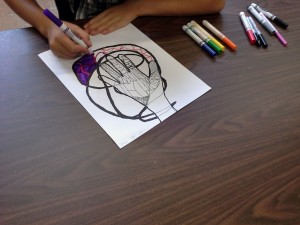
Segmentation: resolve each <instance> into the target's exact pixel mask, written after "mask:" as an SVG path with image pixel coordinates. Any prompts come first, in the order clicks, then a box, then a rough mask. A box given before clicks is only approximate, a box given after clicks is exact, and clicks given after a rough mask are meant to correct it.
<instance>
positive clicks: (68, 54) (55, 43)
mask: <svg viewBox="0 0 300 225" xmlns="http://www.w3.org/2000/svg"><path fill="white" fill-rule="evenodd" d="M64 23H65V24H66V25H67V26H68V27H69V28H70V29H71V30H72V32H73V33H74V34H75V35H77V36H78V37H80V38H81V39H82V40H83V41H84V42H85V43H86V44H87V46H88V47H90V46H91V45H92V44H91V41H90V39H89V34H88V33H87V32H85V31H84V30H83V29H81V28H80V27H78V26H76V25H75V24H72V23H68V22H64ZM47 36H48V42H49V45H50V49H51V50H52V51H53V52H54V54H55V55H57V56H59V57H61V58H67V59H70V58H75V57H77V56H79V55H81V54H89V51H88V49H86V48H84V47H82V46H80V45H78V44H76V43H75V42H74V41H72V40H71V39H70V38H69V37H68V36H67V35H66V34H65V33H64V32H63V31H62V30H60V29H59V28H58V27H56V26H55V25H54V26H51V27H50V28H49V30H48V35H47Z"/></svg>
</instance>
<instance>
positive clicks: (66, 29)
mask: <svg viewBox="0 0 300 225" xmlns="http://www.w3.org/2000/svg"><path fill="white" fill-rule="evenodd" d="M43 13H44V15H45V16H47V17H48V18H49V19H50V20H51V21H52V22H53V23H55V24H56V25H57V26H58V27H59V28H60V29H61V30H62V31H63V32H64V33H65V34H66V35H67V36H68V37H69V38H71V39H72V40H73V41H75V42H76V43H77V44H79V45H81V46H82V47H84V48H87V49H88V50H89V52H90V54H93V50H92V49H90V48H88V46H87V45H86V44H85V43H84V41H83V40H81V39H80V38H78V37H77V36H76V35H75V34H74V33H73V32H72V31H71V29H70V28H69V27H67V25H66V24H64V23H63V22H62V21H61V20H60V19H58V18H57V17H56V16H55V15H54V14H53V13H52V12H50V11H49V10H48V9H45V10H44V11H43Z"/></svg>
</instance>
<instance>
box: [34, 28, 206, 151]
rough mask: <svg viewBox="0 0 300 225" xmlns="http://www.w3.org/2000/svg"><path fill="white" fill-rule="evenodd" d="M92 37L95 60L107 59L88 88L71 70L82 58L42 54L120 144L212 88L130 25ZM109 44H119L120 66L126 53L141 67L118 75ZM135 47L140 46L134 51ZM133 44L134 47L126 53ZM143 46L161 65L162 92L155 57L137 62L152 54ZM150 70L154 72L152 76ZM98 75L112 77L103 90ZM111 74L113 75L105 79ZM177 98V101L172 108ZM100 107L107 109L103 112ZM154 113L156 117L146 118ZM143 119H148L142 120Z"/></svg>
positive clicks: (53, 69)
mask: <svg viewBox="0 0 300 225" xmlns="http://www.w3.org/2000/svg"><path fill="white" fill-rule="evenodd" d="M91 41H92V43H93V49H94V50H95V53H98V58H97V60H99V58H100V57H103V58H102V61H100V60H99V61H98V62H99V64H98V65H97V66H98V67H97V68H99V69H98V70H95V71H94V72H93V74H92V76H91V78H90V80H89V83H88V86H89V87H88V88H87V87H86V85H84V84H81V83H80V82H79V80H78V78H77V77H76V75H75V73H74V72H73V69H72V65H73V64H74V63H75V61H77V60H78V59H75V60H65V59H61V58H58V57H56V56H55V55H54V54H53V53H52V51H51V50H49V51H46V52H43V53H41V54H39V57H40V58H41V59H42V60H43V61H44V63H45V64H46V65H47V66H48V67H49V68H50V69H51V70H52V72H53V73H54V74H55V75H56V76H57V77H58V79H59V80H60V81H61V82H62V83H63V84H64V85H65V86H66V88H67V89H68V90H69V91H70V92H71V93H72V94H73V96H74V97H75V98H76V99H77V100H78V101H79V102H80V103H81V104H82V105H83V106H84V107H85V109H86V110H87V111H88V112H89V113H90V115H91V116H92V117H93V118H94V119H95V120H96V121H97V123H98V124H99V125H100V126H101V127H102V128H103V129H104V130H105V131H106V132H107V134H108V135H109V136H110V137H111V138H112V139H113V140H114V142H115V143H116V144H117V145H118V146H119V148H122V147H124V146H125V145H127V144H129V143H130V142H132V141H133V140H135V139H136V138H138V137H139V136H141V135H142V134H144V133H146V132H147V131H149V130H150V129H151V128H153V127H154V126H156V125H157V124H159V123H161V122H162V121H163V120H165V119H166V118H168V117H169V116H171V115H172V114H174V113H175V112H176V111H178V110H180V109H181V108H183V107H185V106H186V105H188V104H189V103H191V102H192V101H194V100H195V99H197V98H198V97H200V96H201V95H203V94H204V93H206V92H207V91H209V90H210V89H211V88H210V87H209V86H208V85H207V84H205V83H204V82H203V81H202V80H200V79H199V78H198V77H196V76H195V75H194V74H193V73H191V72H190V71H189V70H188V69H186V68H185V67H184V66H183V65H181V64H180V63H179V62H178V61H176V60H175V59H174V58H173V57H171V56H170V55H169V54H168V53H167V52H165V51H164V50H163V49H162V48H161V47H159V46H158V45H157V44H156V43H154V42H153V41H152V40H151V39H149V38H148V37H147V36H146V35H145V34H143V33H142V32H141V31H140V30H138V29H137V28H136V27H134V26H133V25H132V24H129V25H128V26H126V27H124V28H122V29H120V30H117V31H115V32H113V33H111V34H109V35H104V36H103V35H97V36H94V37H91ZM107 46H117V47H116V48H114V50H116V51H115V52H117V53H114V55H113V57H115V58H117V60H118V62H119V63H121V64H122V65H124V64H125V65H127V64H126V63H128V60H127V61H126V59H125V61H122V60H123V58H124V57H123V58H122V56H123V55H125V56H126V57H127V58H129V59H130V60H131V62H132V63H133V64H134V66H136V68H137V69H138V70H136V69H132V67H131V69H128V68H130V65H129V64H128V65H127V67H128V68H127V69H125V70H126V71H125V73H126V74H125V75H124V74H123V77H122V76H119V75H118V74H120V71H121V70H122V68H121V69H120V68H118V67H119V64H118V62H117V64H118V65H114V64H113V63H112V61H111V58H107V57H106V56H107V55H109V54H112V53H113V52H114V50H112V49H111V48H107ZM124 46H125V47H124ZM136 46H140V47H141V48H139V49H138V50H136ZM129 48H132V49H130V51H129V52H128V51H127V50H128V49H129ZM96 49H101V50H96ZM144 50H147V51H148V52H150V54H152V56H154V58H155V60H156V62H157V63H156V64H155V65H157V64H158V65H157V66H159V67H160V69H161V73H160V76H161V77H162V78H164V79H165V80H166V83H167V87H166V89H165V90H164V91H162V88H163V87H165V85H163V82H162V79H158V76H157V74H158V73H157V70H156V69H155V68H156V67H154V69H153V65H152V66H149V61H151V57H150V59H149V61H148V62H147V61H146V60H144V61H145V62H144V63H143V64H144V65H141V66H140V67H139V66H138V65H137V64H139V63H141V61H142V57H139V56H138V54H140V53H142V55H143V56H145V57H146V58H147V57H148V56H149V54H148V52H144ZM99 52H100V53H99ZM106 53H107V54H106ZM127 53H134V54H127ZM135 53H136V55H135ZM120 55H121V56H120ZM132 55H133V56H132ZM148 58H149V57H148ZM114 62H115V61H114ZM152 62H153V60H152ZM104 64H105V65H104ZM100 65H102V67H101V66H100ZM103 65H104V66H106V68H110V70H107V69H106V70H105V69H103V68H104V66H103ZM145 65H146V66H145ZM116 67H117V69H116ZM149 68H150V69H149ZM151 68H152V70H151ZM99 71H100V72H99ZM107 71H111V72H112V73H110V72H107ZM128 71H129V72H128ZM140 71H141V72H142V73H140ZM149 71H152V72H153V74H152V72H149ZM97 73H98V74H97ZM99 73H100V74H101V76H102V75H104V80H105V81H108V83H106V88H104V89H99V87H101V88H103V87H104V86H105V85H104V83H105V82H102V81H101V80H100V79H99V78H98V77H99ZM145 74H146V75H145ZM150 74H151V75H150ZM155 75H156V76H155ZM109 76H110V77H111V79H107V77H109ZM125 77H127V78H125ZM149 77H154V78H155V79H154V78H153V79H151V78H149ZM140 78H142V79H140ZM159 78H160V77H159ZM140 80H141V81H140ZM108 86H109V87H108ZM94 87H96V88H94ZM87 93H88V94H87ZM109 96H110V98H109ZM138 96H139V97H138ZM174 102H176V104H174V105H173V106H171V104H172V103H174ZM99 106H100V107H99ZM101 107H102V108H104V109H105V110H106V111H105V110H102V109H101ZM143 109H144V111H143ZM108 112H111V113H108ZM120 112H121V113H120ZM151 113H152V115H150V116H146V115H149V114H151ZM153 113H155V114H153ZM113 114H115V115H113ZM145 116H146V117H145ZM144 119H150V120H149V121H143V120H144Z"/></svg>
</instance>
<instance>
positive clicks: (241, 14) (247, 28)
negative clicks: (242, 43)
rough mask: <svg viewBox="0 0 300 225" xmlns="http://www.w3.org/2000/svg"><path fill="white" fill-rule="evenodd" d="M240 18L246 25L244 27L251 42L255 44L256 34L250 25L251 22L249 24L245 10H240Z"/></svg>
mask: <svg viewBox="0 0 300 225" xmlns="http://www.w3.org/2000/svg"><path fill="white" fill-rule="evenodd" d="M240 18H241V20H242V23H243V25H244V28H245V31H246V34H247V36H248V38H249V41H250V43H251V44H255V43H256V38H255V36H254V33H253V31H252V29H251V27H250V24H249V22H248V20H247V18H246V16H245V13H244V12H240Z"/></svg>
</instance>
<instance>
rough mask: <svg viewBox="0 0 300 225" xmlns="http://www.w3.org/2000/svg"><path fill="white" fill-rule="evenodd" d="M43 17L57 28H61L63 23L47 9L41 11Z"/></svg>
mask: <svg viewBox="0 0 300 225" xmlns="http://www.w3.org/2000/svg"><path fill="white" fill-rule="evenodd" d="M43 13H44V15H45V16H47V17H48V18H49V19H50V20H51V21H52V22H53V23H55V24H56V25H57V26H58V27H61V25H62V24H63V22H62V21H61V20H60V19H58V18H57V17H56V16H55V15H54V14H53V13H52V12H50V11H49V10H48V9H45V10H44V11H43Z"/></svg>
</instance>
